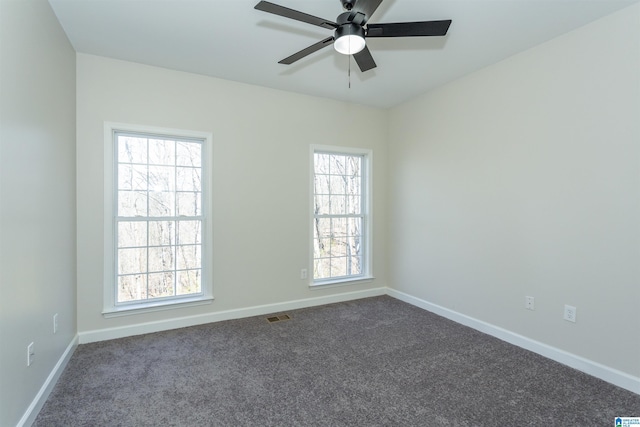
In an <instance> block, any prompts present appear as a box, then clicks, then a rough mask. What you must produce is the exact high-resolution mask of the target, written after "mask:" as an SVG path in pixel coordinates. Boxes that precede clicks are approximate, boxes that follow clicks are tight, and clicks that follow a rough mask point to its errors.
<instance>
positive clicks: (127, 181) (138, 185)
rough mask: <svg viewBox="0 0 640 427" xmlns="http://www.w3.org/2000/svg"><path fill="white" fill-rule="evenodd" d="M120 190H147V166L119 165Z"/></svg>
mask: <svg viewBox="0 0 640 427" xmlns="http://www.w3.org/2000/svg"><path fill="white" fill-rule="evenodd" d="M118 189H119V190H146V189H147V166H146V165H128V164H120V165H118Z"/></svg>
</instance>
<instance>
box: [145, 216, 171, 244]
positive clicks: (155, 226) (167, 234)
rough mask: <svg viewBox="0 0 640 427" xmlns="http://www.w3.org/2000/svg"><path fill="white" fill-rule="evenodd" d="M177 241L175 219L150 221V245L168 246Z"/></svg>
mask: <svg viewBox="0 0 640 427" xmlns="http://www.w3.org/2000/svg"><path fill="white" fill-rule="evenodd" d="M174 243H175V223H174V222H173V221H149V246H168V245H173V244H174Z"/></svg>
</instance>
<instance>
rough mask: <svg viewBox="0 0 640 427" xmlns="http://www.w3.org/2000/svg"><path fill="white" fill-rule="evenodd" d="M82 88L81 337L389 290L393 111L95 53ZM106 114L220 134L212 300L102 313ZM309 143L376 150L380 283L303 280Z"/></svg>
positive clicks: (82, 68)
mask: <svg viewBox="0 0 640 427" xmlns="http://www.w3.org/2000/svg"><path fill="white" fill-rule="evenodd" d="M345 90H346V89H345ZM77 93H78V97H77V103H78V104H77V122H78V126H77V134H78V143H77V181H78V186H77V190H78V210H77V216H78V240H77V242H78V329H79V331H80V334H81V341H82V336H83V333H85V332H94V331H100V330H106V329H109V328H123V327H128V326H132V325H139V324H142V323H146V322H161V321H167V320H170V319H176V318H181V317H184V316H201V315H205V316H206V315H207V314H208V313H219V312H223V311H225V310H234V309H241V308H246V307H254V306H259V305H264V304H274V303H280V302H284V301H292V300H299V299H306V298H314V297H320V296H328V295H334V294H341V293H347V292H353V291H358V290H370V289H374V288H378V287H384V286H386V274H387V272H386V250H385V248H386V239H385V231H386V223H387V219H386V214H385V209H386V197H385V195H386V176H387V167H386V140H387V138H386V136H387V133H386V131H387V120H386V119H387V117H386V113H385V112H384V111H382V110H377V109H373V108H365V107H359V106H355V105H351V104H346V103H341V102H336V101H329V100H325V99H320V98H314V97H309V96H302V95H297V94H291V93H286V92H280V91H275V90H272V89H265V88H260V87H256V86H250V85H245V84H240V83H235V82H230V81H225V80H220V79H215V78H210V77H205V76H200V75H194V74H188V73H183V72H176V71H170V70H166V69H161V68H155V67H150V66H143V65H139V64H134V63H130V62H123V61H117V60H111V59H107V58H102V57H96V56H90V55H84V54H79V55H78V56H77ZM105 121H108V122H119V123H131V124H140V125H148V126H158V127H165V128H175V129H187V130H196V131H205V132H211V133H212V134H213V145H214V149H213V156H214V160H213V163H214V165H213V180H214V189H213V204H214V207H213V211H214V213H213V215H214V226H213V228H214V260H213V263H214V273H213V276H214V284H213V286H214V297H215V300H214V302H213V304H211V305H205V306H198V307H191V308H181V309H176V310H170V311H162V312H155V313H148V314H139V315H134V316H127V317H119V318H109V319H105V318H103V316H102V315H101V311H102V304H103V301H102V295H103V290H102V289H103V288H102V287H103V279H102V278H103V268H104V266H103V255H104V254H103V244H104V241H103V221H104V214H103V208H102V206H103V200H104V195H103V173H104V159H103V153H104V148H103V147H104V138H103V127H104V122H105ZM310 144H331V145H343V146H357V147H364V148H370V149H372V150H373V152H374V165H373V168H374V176H373V181H374V182H373V185H374V194H373V197H374V199H373V203H374V208H373V211H374V236H375V241H374V247H373V250H374V275H375V276H376V279H375V280H373V281H369V282H366V283H361V284H355V285H349V286H344V287H338V288H326V289H321V290H310V289H309V287H308V284H307V282H306V281H303V280H300V269H301V268H310V266H309V265H308V263H309V251H308V248H310V241H309V234H310V233H309V227H310V219H309V215H310V211H309V200H310V199H309V197H310V196H309V172H310V170H309V167H310V165H309V146H310Z"/></svg>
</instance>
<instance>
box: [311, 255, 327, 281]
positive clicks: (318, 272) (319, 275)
mask: <svg viewBox="0 0 640 427" xmlns="http://www.w3.org/2000/svg"><path fill="white" fill-rule="evenodd" d="M313 277H314V278H315V279H327V278H329V277H331V261H330V258H320V259H316V260H314V261H313Z"/></svg>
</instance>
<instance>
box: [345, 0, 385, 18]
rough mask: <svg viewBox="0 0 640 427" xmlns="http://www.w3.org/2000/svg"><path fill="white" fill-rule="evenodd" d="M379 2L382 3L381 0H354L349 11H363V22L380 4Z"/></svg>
mask: <svg viewBox="0 0 640 427" xmlns="http://www.w3.org/2000/svg"><path fill="white" fill-rule="evenodd" d="M380 3H382V0H356V4H354V5H353V8H352V9H351V12H360V13H363V14H364V15H365V18H364V22H367V21H368V20H369V18H371V15H373V12H375V11H376V9H377V8H378V6H380Z"/></svg>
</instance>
